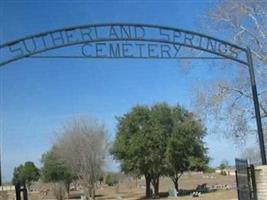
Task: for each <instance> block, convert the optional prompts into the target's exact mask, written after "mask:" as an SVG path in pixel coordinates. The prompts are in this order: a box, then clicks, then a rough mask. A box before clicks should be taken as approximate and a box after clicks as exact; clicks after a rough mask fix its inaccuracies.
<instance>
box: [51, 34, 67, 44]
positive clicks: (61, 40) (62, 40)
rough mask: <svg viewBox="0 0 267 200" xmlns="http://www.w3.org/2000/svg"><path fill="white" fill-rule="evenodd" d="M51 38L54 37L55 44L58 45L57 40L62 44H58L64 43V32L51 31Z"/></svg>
mask: <svg viewBox="0 0 267 200" xmlns="http://www.w3.org/2000/svg"><path fill="white" fill-rule="evenodd" d="M57 34H58V35H57ZM51 38H52V42H53V44H54V46H57V44H56V41H60V44H58V45H62V44H64V38H63V34H62V32H55V33H51Z"/></svg>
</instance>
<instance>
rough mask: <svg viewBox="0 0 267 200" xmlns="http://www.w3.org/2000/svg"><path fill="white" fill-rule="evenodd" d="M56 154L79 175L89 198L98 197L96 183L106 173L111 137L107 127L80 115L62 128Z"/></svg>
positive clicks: (56, 145)
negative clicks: (108, 135) (106, 160)
mask: <svg viewBox="0 0 267 200" xmlns="http://www.w3.org/2000/svg"><path fill="white" fill-rule="evenodd" d="M60 132H61V135H60V136H59V138H58V139H57V141H56V143H55V144H54V146H55V151H56V154H57V155H58V156H59V157H60V158H61V159H63V160H64V162H65V163H66V165H68V167H69V168H70V169H71V170H72V172H73V173H74V174H76V175H77V178H78V179H79V181H80V183H81V185H82V186H83V189H84V193H85V196H86V198H87V199H95V187H96V186H95V184H96V182H97V180H98V179H99V177H100V175H101V173H102V167H103V165H104V161H105V157H106V152H107V140H106V134H105V129H104V126H103V125H102V124H99V123H98V122H97V121H96V120H92V119H90V120H89V119H85V118H79V119H75V120H73V121H71V122H69V123H67V124H66V125H65V126H64V127H63V128H62V130H61V131H60Z"/></svg>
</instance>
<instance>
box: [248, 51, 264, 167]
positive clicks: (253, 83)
mask: <svg viewBox="0 0 267 200" xmlns="http://www.w3.org/2000/svg"><path fill="white" fill-rule="evenodd" d="M247 61H248V68H249V75H250V84H251V90H252V96H253V102H254V108H255V116H256V122H257V132H258V137H259V145H260V152H261V161H262V164H263V165H267V163H266V151H265V144H264V135H263V129H262V122H261V113H260V106H259V99H258V92H257V85H256V79H255V73H254V67H253V61H252V55H251V51H250V48H247Z"/></svg>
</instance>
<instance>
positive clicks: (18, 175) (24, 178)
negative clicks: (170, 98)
mask: <svg viewBox="0 0 267 200" xmlns="http://www.w3.org/2000/svg"><path fill="white" fill-rule="evenodd" d="M39 178H40V171H39V169H38V168H37V167H36V166H35V165H34V163H33V162H31V161H28V162H25V163H24V165H20V166H18V167H16V168H15V169H14V173H13V179H12V183H13V184H16V183H22V184H26V186H27V188H28V189H30V186H31V184H32V182H33V181H38V180H39Z"/></svg>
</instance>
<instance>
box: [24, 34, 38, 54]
mask: <svg viewBox="0 0 267 200" xmlns="http://www.w3.org/2000/svg"><path fill="white" fill-rule="evenodd" d="M27 41H31V45H29V44H28V42H27ZM22 42H23V45H24V48H25V50H26V51H27V52H28V53H33V52H35V51H36V48H37V46H36V42H35V40H34V38H31V39H29V40H23V41H22Z"/></svg>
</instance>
